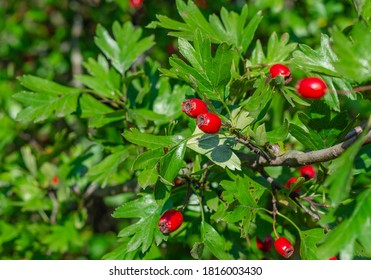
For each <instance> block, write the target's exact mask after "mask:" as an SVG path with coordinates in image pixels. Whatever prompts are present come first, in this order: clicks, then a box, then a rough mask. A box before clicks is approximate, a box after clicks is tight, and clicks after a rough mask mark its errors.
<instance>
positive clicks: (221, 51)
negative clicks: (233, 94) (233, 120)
mask: <svg viewBox="0 0 371 280" xmlns="http://www.w3.org/2000/svg"><path fill="white" fill-rule="evenodd" d="M194 33H195V35H194V42H193V46H192V45H191V44H190V43H189V42H188V41H187V40H185V39H182V38H180V39H179V43H178V45H179V51H180V53H181V54H182V55H183V56H184V57H185V58H186V59H187V60H188V61H189V64H190V65H189V64H186V63H185V62H184V61H183V60H181V59H179V58H176V57H172V58H170V65H171V66H172V68H171V71H172V73H173V74H176V75H177V77H178V78H179V79H182V80H184V81H186V82H187V83H189V84H190V85H191V86H192V87H193V88H195V89H196V90H197V91H199V92H201V93H202V94H204V95H206V96H207V97H208V98H209V99H216V100H224V91H225V87H226V85H227V84H228V83H229V81H230V77H231V67H232V60H233V58H234V55H235V52H234V51H233V50H231V48H230V47H229V46H228V45H226V44H221V45H219V46H218V47H217V49H216V52H215V55H214V57H212V54H211V42H210V38H209V37H207V36H205V35H204V34H203V33H201V31H200V30H199V29H196V30H195V31H194Z"/></svg>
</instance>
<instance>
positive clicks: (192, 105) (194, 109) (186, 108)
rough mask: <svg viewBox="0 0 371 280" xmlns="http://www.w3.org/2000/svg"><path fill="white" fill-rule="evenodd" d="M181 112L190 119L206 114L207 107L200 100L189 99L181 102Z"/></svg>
mask: <svg viewBox="0 0 371 280" xmlns="http://www.w3.org/2000/svg"><path fill="white" fill-rule="evenodd" d="M182 111H183V112H184V113H186V114H187V115H188V116H190V117H192V118H197V116H198V115H201V114H204V113H207V105H206V103H205V102H203V101H202V100H201V99H197V98H191V99H188V100H186V101H184V102H182Z"/></svg>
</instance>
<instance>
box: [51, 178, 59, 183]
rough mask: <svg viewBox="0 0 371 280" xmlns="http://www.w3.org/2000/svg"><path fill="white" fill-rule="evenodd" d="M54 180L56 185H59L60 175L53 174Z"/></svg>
mask: <svg viewBox="0 0 371 280" xmlns="http://www.w3.org/2000/svg"><path fill="white" fill-rule="evenodd" d="M52 182H53V184H54V185H57V184H58V183H59V177H58V176H53V178H52Z"/></svg>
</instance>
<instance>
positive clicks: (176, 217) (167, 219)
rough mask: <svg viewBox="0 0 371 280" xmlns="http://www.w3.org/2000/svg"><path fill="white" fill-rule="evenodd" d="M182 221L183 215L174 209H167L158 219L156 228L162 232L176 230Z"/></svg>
mask: <svg viewBox="0 0 371 280" xmlns="http://www.w3.org/2000/svg"><path fill="white" fill-rule="evenodd" d="M182 223H183V215H182V213H181V212H180V211H178V210H175V209H170V210H167V211H166V212H165V213H163V214H162V216H161V217H160V219H159V221H158V228H159V229H160V231H161V232H162V233H164V234H167V233H169V232H173V231H175V230H177V229H178V228H179V227H180V226H181V225H182Z"/></svg>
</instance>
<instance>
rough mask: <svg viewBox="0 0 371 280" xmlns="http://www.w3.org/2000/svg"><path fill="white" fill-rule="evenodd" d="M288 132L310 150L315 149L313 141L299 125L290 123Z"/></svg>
mask: <svg viewBox="0 0 371 280" xmlns="http://www.w3.org/2000/svg"><path fill="white" fill-rule="evenodd" d="M289 131H290V134H291V135H292V136H293V137H295V138H296V140H298V141H299V142H300V143H302V144H303V145H304V146H306V147H307V148H308V149H310V150H317V146H316V144H315V143H313V141H312V139H311V135H310V134H309V133H308V132H307V131H305V130H304V129H303V128H301V127H300V126H297V125H296V124H293V123H290V128H289Z"/></svg>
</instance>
